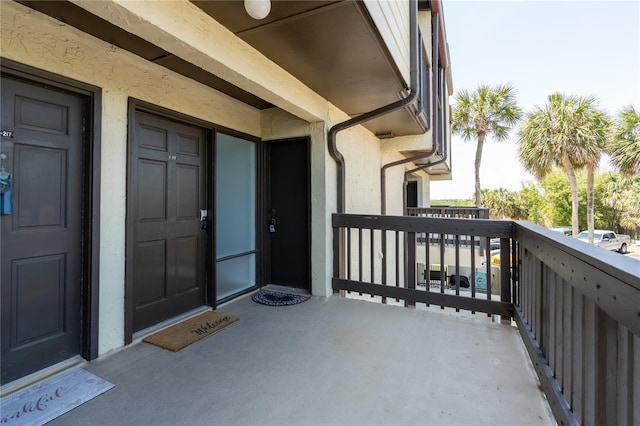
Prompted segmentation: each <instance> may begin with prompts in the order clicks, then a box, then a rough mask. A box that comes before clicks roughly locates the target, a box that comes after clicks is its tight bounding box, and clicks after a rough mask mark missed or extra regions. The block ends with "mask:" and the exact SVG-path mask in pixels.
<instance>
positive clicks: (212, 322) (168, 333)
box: [142, 311, 239, 352]
mask: <svg viewBox="0 0 640 426" xmlns="http://www.w3.org/2000/svg"><path fill="white" fill-rule="evenodd" d="M238 319H239V318H236V317H234V316H231V315H226V314H223V313H220V312H214V311H207V312H205V313H202V314H200V315H197V316H195V317H193V318H189V319H187V320H184V321H182V322H180V323H178V324H176V325H172V326H171V327H169V328H165V329H164V330H160V331H158V332H157V333H154V334H152V335H150V336H147V337H145V338H144V339H142V341H143V342H147V343H151V344H153V345H156V346H160V347H161V348H164V349H169V350H170V351H173V352H178V351H179V350H180V349H182V348H185V347H187V346H189V345H190V344H192V343H195V342H197V341H198V340H200V339H203V338H205V337H207V336H210V335H212V334H213V333H215V332H217V331H220V330H222V329H223V328H224V327H226V326H228V325H229V324H231V323H233V322H236V321H238Z"/></svg>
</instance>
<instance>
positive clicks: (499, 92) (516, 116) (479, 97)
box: [452, 84, 522, 207]
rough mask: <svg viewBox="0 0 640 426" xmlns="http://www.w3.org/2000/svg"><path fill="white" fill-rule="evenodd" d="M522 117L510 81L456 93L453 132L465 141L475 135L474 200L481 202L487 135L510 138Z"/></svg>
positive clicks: (477, 202) (479, 203)
mask: <svg viewBox="0 0 640 426" xmlns="http://www.w3.org/2000/svg"><path fill="white" fill-rule="evenodd" d="M521 117H522V110H521V109H520V108H519V107H518V106H517V105H516V101H515V89H514V88H513V87H511V86H510V85H508V84H503V85H498V86H495V87H492V86H489V85H481V86H478V88H477V89H476V90H475V92H469V91H467V90H461V91H460V92H458V94H457V95H456V96H455V106H454V107H453V117H452V131H453V132H454V133H456V134H458V135H460V136H462V138H463V139H464V140H465V141H468V140H471V139H472V138H475V139H476V141H477V146H476V159H475V162H474V167H475V199H476V200H475V201H476V207H480V206H481V205H482V198H481V193H480V163H481V161H482V148H483V145H484V141H485V139H486V137H487V136H488V135H493V137H494V138H495V139H496V140H497V141H503V140H505V139H506V138H507V136H508V134H509V130H511V128H512V127H513V126H514V125H515V124H516V123H517V122H518V121H519V120H520V118H521Z"/></svg>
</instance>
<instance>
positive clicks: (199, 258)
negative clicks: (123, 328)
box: [127, 112, 206, 331]
mask: <svg viewBox="0 0 640 426" xmlns="http://www.w3.org/2000/svg"><path fill="white" fill-rule="evenodd" d="M204 142H205V131H204V130H203V129H201V128H199V127H195V126H190V125H187V124H183V123H179V122H174V121H171V120H168V119H165V118H161V117H158V116H154V115H150V114H146V113H142V112H136V114H135V131H134V135H133V138H132V141H131V158H130V162H129V165H130V168H129V198H130V199H129V212H128V217H129V219H128V226H130V227H131V228H130V239H131V240H130V244H131V245H132V247H131V251H130V252H129V253H130V257H129V258H128V262H127V269H128V270H129V271H130V273H128V274H127V276H128V279H129V280H130V281H131V282H130V283H129V285H132V293H133V331H138V330H141V329H143V328H146V327H149V326H151V325H153V324H157V323H158V322H161V321H164V320H166V319H169V318H171V317H174V316H176V315H179V314H181V313H184V312H186V311H188V310H190V309H193V308H195V307H198V306H201V305H203V304H204V303H205V243H206V231H205V230H204V229H202V230H201V227H202V226H201V225H204V224H205V222H201V220H200V218H201V209H206V202H205V194H206V190H205V187H204V186H205V167H204V159H205V153H204V149H205V143H204Z"/></svg>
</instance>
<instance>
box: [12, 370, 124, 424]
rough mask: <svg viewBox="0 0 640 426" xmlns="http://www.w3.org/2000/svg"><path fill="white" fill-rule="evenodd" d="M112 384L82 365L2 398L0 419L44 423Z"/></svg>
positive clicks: (21, 422)
mask: <svg viewBox="0 0 640 426" xmlns="http://www.w3.org/2000/svg"><path fill="white" fill-rule="evenodd" d="M112 387H113V384H112V383H109V382H107V381H106V380H103V379H101V378H100V377H98V376H96V375H94V374H91V373H89V372H88V371H85V370H83V369H81V368H78V369H75V370H70V371H68V372H65V373H63V374H61V375H59V376H55V377H52V378H50V379H47V380H44V381H42V382H38V383H36V384H34V385H32V386H30V387H28V388H27V389H25V390H23V391H21V392H18V393H15V394H12V395H10V396H9V397H8V398H6V399H5V398H3V399H2V404H1V409H0V416H1V419H0V423H2V424H3V425H4V424H7V425H16V426H18V425H43V424H45V423H47V422H50V421H51V420H53V419H55V418H56V417H59V416H61V415H63V414H64V413H66V412H68V411H71V410H73V409H74V408H76V407H78V406H79V405H81V404H84V403H85V402H87V401H89V400H91V399H93V398H95V397H96V396H98V395H100V394H102V393H104V392H106V391H108V390H109V389H111V388H112Z"/></svg>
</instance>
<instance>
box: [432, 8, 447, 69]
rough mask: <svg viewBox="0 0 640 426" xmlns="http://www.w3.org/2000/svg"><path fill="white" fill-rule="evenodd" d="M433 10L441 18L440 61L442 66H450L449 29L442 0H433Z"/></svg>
mask: <svg viewBox="0 0 640 426" xmlns="http://www.w3.org/2000/svg"><path fill="white" fill-rule="evenodd" d="M431 10H432V11H433V12H436V13H438V19H439V20H440V25H439V27H440V34H439V35H440V37H438V41H439V44H440V47H439V49H438V51H439V52H440V63H441V64H442V65H443V66H442V68H445V69H446V68H449V66H450V65H451V64H450V62H449V49H448V42H447V29H446V27H445V25H444V12H443V8H442V0H431Z"/></svg>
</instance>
